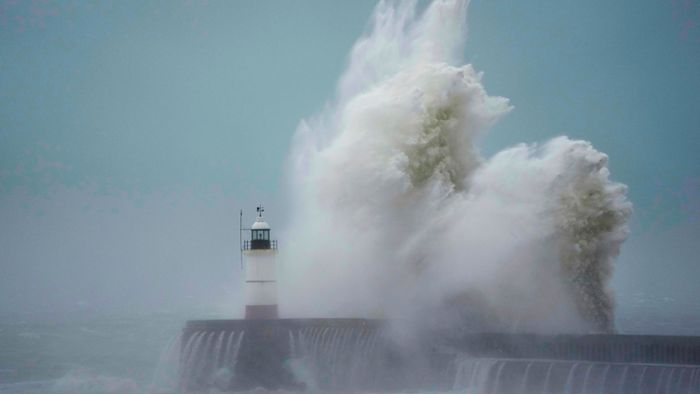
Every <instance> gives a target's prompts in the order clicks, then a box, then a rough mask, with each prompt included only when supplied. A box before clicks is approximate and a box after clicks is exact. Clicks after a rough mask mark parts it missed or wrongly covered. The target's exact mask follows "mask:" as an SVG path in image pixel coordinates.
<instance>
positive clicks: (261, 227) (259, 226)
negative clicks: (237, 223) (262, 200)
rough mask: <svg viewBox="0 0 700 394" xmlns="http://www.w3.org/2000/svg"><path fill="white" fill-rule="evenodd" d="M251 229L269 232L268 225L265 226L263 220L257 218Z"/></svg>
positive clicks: (265, 223)
mask: <svg viewBox="0 0 700 394" xmlns="http://www.w3.org/2000/svg"><path fill="white" fill-rule="evenodd" d="M251 229H253V230H269V229H270V225H269V224H267V222H266V221H265V219H263V218H262V217H260V216H258V217H257V218H255V223H253V226H252V227H251Z"/></svg>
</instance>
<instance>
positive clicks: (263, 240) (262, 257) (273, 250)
mask: <svg viewBox="0 0 700 394" xmlns="http://www.w3.org/2000/svg"><path fill="white" fill-rule="evenodd" d="M257 211H258V215H257V217H256V218H255V222H254V223H253V225H252V226H251V228H250V239H249V240H245V241H244V242H243V243H242V245H241V251H242V252H243V263H244V264H243V266H244V269H245V294H246V306H245V318H246V319H276V318H277V317H278V310H277V309H278V308H277V265H276V262H275V258H276V256H277V241H275V240H272V239H270V225H269V224H267V222H266V221H265V219H264V217H263V212H264V209H263V207H262V206H259V207H258V209H257Z"/></svg>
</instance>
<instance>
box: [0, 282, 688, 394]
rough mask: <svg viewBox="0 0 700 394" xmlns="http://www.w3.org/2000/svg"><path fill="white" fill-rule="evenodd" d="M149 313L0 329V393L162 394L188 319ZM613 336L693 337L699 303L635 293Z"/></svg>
mask: <svg viewBox="0 0 700 394" xmlns="http://www.w3.org/2000/svg"><path fill="white" fill-rule="evenodd" d="M201 317H203V316H185V315H168V314H153V315H140V316H133V317H97V316H82V317H77V318H75V317H74V318H71V319H67V318H66V319H61V318H57V319H52V321H45V322H36V321H34V322H32V321H30V320H28V319H27V320H22V319H15V318H3V319H2V320H0V321H1V323H0V394H20V393H22V394H24V393H26V394H34V393H65V394H68V393H94V394H102V393H129V394H130V393H135V394H136V393H139V394H140V393H167V392H172V386H171V385H170V383H172V382H168V379H169V376H168V374H171V373H172V369H173V368H176V364H175V363H176V360H175V359H173V356H172V354H171V353H172V352H169V351H168V349H169V346H170V345H171V344H172V343H173V341H174V340H175V339H176V338H177V336H178V334H179V332H180V329H181V328H182V327H183V325H184V322H185V320H187V319H188V318H201ZM617 327H618V330H619V331H620V332H621V333H629V334H664V335H700V300H677V299H673V298H667V297H648V296H644V295H643V294H638V295H635V296H634V297H630V298H628V299H627V300H626V302H625V303H624V304H620V305H618V311H617Z"/></svg>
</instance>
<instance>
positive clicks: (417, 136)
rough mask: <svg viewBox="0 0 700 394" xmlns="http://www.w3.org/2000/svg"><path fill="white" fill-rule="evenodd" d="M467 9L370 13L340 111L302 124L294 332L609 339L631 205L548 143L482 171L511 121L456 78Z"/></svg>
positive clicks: (621, 191)
mask: <svg viewBox="0 0 700 394" xmlns="http://www.w3.org/2000/svg"><path fill="white" fill-rule="evenodd" d="M467 6H468V2H467V1H460V0H436V1H434V2H433V3H431V4H430V5H429V6H428V7H427V8H426V9H425V10H424V11H423V12H422V13H419V12H418V11H417V7H416V4H415V2H401V3H393V2H380V3H379V5H378V6H377V7H376V8H375V10H374V14H373V17H372V22H371V26H370V28H369V29H368V32H367V33H366V35H365V36H363V37H362V38H360V39H359V40H358V41H357V43H356V44H355V45H354V47H353V49H352V52H351V54H350V59H349V65H348V67H347V69H346V70H345V72H344V73H343V75H342V77H341V78H340V81H339V84H338V89H337V97H336V98H335V99H334V100H333V102H332V103H330V104H329V105H328V106H327V108H326V110H325V111H323V112H322V113H320V114H318V115H317V116H315V117H312V118H310V119H307V120H304V121H302V122H301V124H300V126H299V128H298V130H297V132H296V136H295V140H294V145H293V147H292V151H291V153H290V157H289V164H290V166H289V168H290V170H289V171H290V174H289V177H290V182H291V185H290V186H291V193H292V201H293V202H292V204H293V207H292V208H293V209H292V212H293V217H292V220H291V226H290V230H289V233H288V237H287V238H288V239H290V240H291V241H290V242H291V244H290V245H286V246H285V250H284V251H283V253H284V255H283V256H281V258H282V265H283V267H284V268H283V272H282V278H283V279H282V282H283V283H282V286H283V287H282V288H281V302H282V303H283V304H284V305H283V309H284V310H285V311H286V313H287V314H288V315H293V316H330V317H333V316H335V317H341V316H355V317H368V318H369V317H374V318H392V319H402V320H404V321H410V322H414V323H415V324H418V325H425V326H435V325H440V326H444V325H448V326H450V325H451V326H458V327H471V328H473V329H492V330H495V329H498V330H508V331H529V332H543V333H551V332H609V331H612V330H613V329H614V327H613V310H614V305H613V297H612V294H611V292H610V290H609V289H608V282H609V279H610V276H611V273H612V267H613V262H614V259H615V257H616V256H617V254H618V252H619V249H620V245H621V244H622V243H623V242H624V240H625V238H626V236H627V232H628V230H627V225H626V222H627V219H628V217H629V215H630V213H631V210H632V207H631V204H630V203H629V202H628V201H627V199H626V187H625V186H624V185H622V184H619V183H615V182H612V181H611V180H610V179H609V172H608V169H607V167H606V165H607V156H606V155H605V154H603V153H601V152H599V151H597V150H595V149H594V148H593V147H592V146H591V144H590V143H588V142H585V141H575V140H571V139H569V138H566V137H557V138H554V139H553V140H550V141H548V142H546V143H544V144H539V145H525V144H522V145H517V146H514V147H510V148H507V149H505V150H503V151H501V152H499V153H497V154H495V155H493V156H492V157H482V156H481V155H480V154H479V152H478V149H477V147H476V145H475V141H476V140H477V139H478V138H479V137H480V136H481V135H482V134H483V133H484V132H485V131H486V130H487V129H488V128H489V127H490V126H491V125H492V124H493V123H494V122H496V121H497V120H498V119H499V118H500V117H502V116H504V115H505V114H507V113H508V112H509V111H510V109H511V107H510V105H509V102H508V100H507V99H506V98H503V97H493V96H489V95H488V94H487V92H486V91H485V89H484V87H483V86H482V83H481V77H482V74H481V73H479V72H476V71H475V70H474V68H473V67H472V66H471V65H459V64H460V58H461V56H460V54H461V53H462V48H463V44H464V39H465V37H466V24H465V20H466V11H467Z"/></svg>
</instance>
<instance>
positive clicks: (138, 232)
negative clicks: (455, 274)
mask: <svg viewBox="0 0 700 394" xmlns="http://www.w3.org/2000/svg"><path fill="white" fill-rule="evenodd" d="M373 6H374V2H373V1H320V0H319V1H295V2H291V1H205V0H190V1H185V0H182V1H180V0H176V1H135V0H133V1H91V2H87V1H60V2H57V1H29V0H27V1H19V2H17V1H10V0H2V1H0V316H2V315H3V314H16V313H21V314H25V315H32V314H55V313H63V312H79V311H89V312H92V311H98V310H101V311H105V310H108V311H112V310H118V311H125V312H126V313H133V312H138V313H150V312H157V311H172V310H180V309H183V308H184V309H186V310H195V311H199V312H200V313H202V314H216V313H220V314H224V315H225V314H227V313H228V311H233V310H236V311H238V310H239V309H240V302H239V301H238V300H237V291H238V290H237V289H238V287H239V286H238V282H239V281H240V277H239V274H240V272H239V270H238V264H239V263H238V234H237V227H238V223H237V222H238V209H239V208H244V209H246V210H247V212H248V219H249V220H250V219H252V214H253V212H254V209H255V204H256V203H258V202H261V203H264V204H265V205H266V207H267V212H268V214H269V217H270V221H271V224H272V226H273V232H275V230H279V229H281V228H284V224H285V221H286V215H285V210H284V207H285V195H286V189H285V183H284V179H285V170H284V165H285V158H286V155H287V152H288V149H289V145H290V140H291V138H292V136H293V133H294V130H295V128H296V125H297V124H298V122H299V121H300V119H302V118H304V117H307V116H310V115H313V114H314V113H316V112H318V111H320V110H321V109H322V108H323V106H324V104H325V103H326V102H327V101H328V100H330V99H332V97H333V94H334V90H335V84H336V80H337V78H338V76H339V74H340V73H341V71H342V69H343V67H344V65H345V62H346V59H347V53H348V51H349V49H350V48H351V46H352V44H353V42H354V41H355V40H356V39H357V38H358V37H359V35H360V34H361V33H362V32H363V31H365V27H366V23H367V18H368V17H369V15H370V13H371V10H372V8H373ZM468 23H469V38H468V41H467V46H466V51H465V53H464V58H465V60H466V62H469V63H472V64H473V65H474V66H475V68H476V69H478V70H481V71H484V73H485V77H484V85H485V87H486V89H487V90H488V91H489V93H490V94H492V95H500V96H505V97H508V98H510V99H511V102H512V104H513V105H514V107H515V109H514V111H513V112H512V113H511V114H509V115H508V116H507V117H506V118H505V119H504V120H503V121H501V122H500V123H498V124H497V125H496V126H495V127H494V128H493V129H492V131H491V133H490V134H489V135H488V136H487V137H486V138H484V140H483V141H482V142H481V147H482V152H483V154H484V155H486V156H488V155H490V154H491V153H494V152H496V151H498V150H501V149H503V148H504V147H507V146H509V145H513V144H516V143H520V142H526V143H535V142H543V141H546V140H547V139H549V138H551V137H554V136H557V135H561V134H565V135H569V136H571V137H573V138H578V139H585V140H589V141H591V142H592V143H593V144H594V146H595V147H596V148H598V149H599V150H601V151H603V152H606V153H607V154H608V155H609V156H610V167H611V170H612V178H613V179H614V180H616V181H619V182H622V183H625V184H627V185H629V188H630V189H629V196H630V199H631V201H632V202H633V203H634V205H635V214H634V218H633V221H632V234H631V236H630V239H629V240H628V242H627V244H626V245H625V246H624V247H623V252H622V255H621V257H620V259H619V261H618V269H617V271H616V274H615V277H614V281H613V285H614V288H615V290H616V291H617V293H618V295H619V298H620V302H619V304H620V305H621V306H624V305H625V303H627V302H630V300H631V299H632V298H633V297H634V296H636V294H638V293H639V292H647V293H651V294H652V295H653V296H657V297H673V298H677V299H684V298H686V299H687V298H691V297H693V296H695V297H698V296H700V291H699V290H698V286H697V285H696V282H697V281H698V279H700V262H699V261H698V258H697V256H698V255H700V246H699V243H698V242H697V241H698V239H700V159H699V158H698V153H699V152H700V135H699V133H698V132H699V131H700V130H699V129H700V127H699V126H698V125H700V71H698V70H700V2H699V1H697V0H660V1H656V0H643V1H639V0H623V1H615V2H608V1H603V0H594V1H573V0H564V1H557V2H546V4H545V2H522V1H520V2H513V1H505V0H490V1H486V0H474V1H472V4H471V6H470V9H469V15H468ZM278 234H279V231H278ZM285 234H291V233H289V232H285V233H284V234H281V235H280V236H281V237H282V238H284V236H285ZM283 240H284V239H282V241H283ZM280 245H281V247H283V245H284V242H281V244H280ZM678 305H679V308H681V309H682V308H683V306H682V305H684V304H683V303H682V302H679V304H678Z"/></svg>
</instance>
